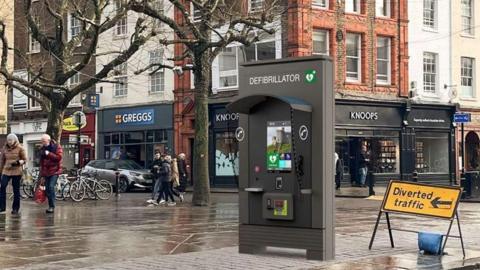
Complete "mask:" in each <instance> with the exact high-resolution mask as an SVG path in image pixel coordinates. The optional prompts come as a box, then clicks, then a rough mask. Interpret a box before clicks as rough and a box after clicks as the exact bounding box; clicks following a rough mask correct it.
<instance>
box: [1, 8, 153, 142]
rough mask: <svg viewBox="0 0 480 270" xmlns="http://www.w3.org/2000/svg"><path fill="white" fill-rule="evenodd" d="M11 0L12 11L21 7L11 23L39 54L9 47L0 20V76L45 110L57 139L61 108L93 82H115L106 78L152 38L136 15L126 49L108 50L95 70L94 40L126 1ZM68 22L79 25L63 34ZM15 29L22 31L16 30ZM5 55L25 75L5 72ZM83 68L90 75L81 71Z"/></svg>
mask: <svg viewBox="0 0 480 270" xmlns="http://www.w3.org/2000/svg"><path fill="white" fill-rule="evenodd" d="M15 1H16V5H17V8H18V7H22V6H23V10H22V15H23V16H22V18H16V21H21V22H23V23H24V24H25V28H26V29H25V30H26V33H25V34H26V35H27V36H31V37H30V38H31V41H29V42H34V43H36V44H38V46H39V47H40V48H39V49H40V50H41V56H39V57H33V56H32V55H31V54H30V53H29V52H28V50H19V49H17V48H15V49H13V48H12V45H11V44H10V43H9V42H11V41H9V40H7V37H6V35H5V27H6V25H7V24H8V22H5V21H3V20H0V38H1V46H2V47H1V56H2V57H1V62H0V74H1V75H2V76H3V77H4V78H5V80H6V84H7V85H8V86H10V87H15V88H16V89H18V90H19V91H21V92H22V93H23V94H24V95H26V96H28V97H29V98H31V99H34V100H35V101H37V102H38V103H39V104H40V105H41V107H42V109H43V110H44V111H46V112H48V126H47V133H48V134H50V135H51V136H52V138H54V139H55V140H57V141H59V139H60V136H61V132H62V127H63V118H64V114H65V110H66V109H67V106H68V104H69V103H70V101H71V100H72V99H73V98H74V97H76V96H77V95H79V94H81V93H83V92H85V91H87V90H89V89H91V88H92V87H94V86H95V84H96V83H98V82H105V81H108V82H111V83H116V82H115V81H111V80H108V77H109V76H110V75H111V73H112V72H114V69H115V67H116V66H119V65H121V64H123V63H125V62H126V61H127V60H128V59H129V58H130V57H132V55H134V54H135V53H136V52H137V51H138V50H139V49H140V48H141V47H142V46H143V45H144V44H145V43H146V42H147V41H148V40H149V39H150V38H151V37H152V36H155V35H156V34H155V32H154V31H152V30H151V28H150V27H148V25H147V23H146V19H145V18H144V17H145V16H143V17H141V16H140V17H138V19H137V20H136V23H135V27H134V31H133V33H132V34H131V36H130V40H129V44H128V46H126V47H125V48H123V49H121V50H119V51H115V52H111V55H112V56H111V58H110V59H111V60H110V61H109V62H108V63H106V64H104V65H103V66H102V67H101V68H100V69H98V68H97V69H95V66H94V58H95V56H96V49H97V45H98V42H99V39H100V38H101V35H102V34H104V33H106V32H107V31H109V30H110V29H113V28H114V27H116V25H117V23H119V22H120V21H121V20H122V19H124V18H125V16H127V13H128V12H129V11H130V9H131V6H130V5H129V3H128V1H127V0H45V1H39V2H36V3H32V2H33V0H15ZM130 12H132V11H130ZM69 19H70V20H75V22H76V23H78V24H79V29H78V32H77V33H75V34H74V35H73V34H69V33H67V30H66V29H68V27H67V26H68V25H69V22H68V20H69ZM46 21H50V25H53V26H54V27H45V25H46ZM70 23H71V22H70ZM16 27H17V26H16ZM16 31H22V29H18V28H16ZM26 40H29V39H28V38H27V39H26ZM11 53H13V54H14V55H15V57H16V58H17V59H20V62H21V63H22V66H24V67H25V69H26V72H27V74H28V76H26V77H25V76H19V75H17V74H15V73H14V72H12V71H11V70H9V69H8V68H7V66H8V64H7V59H8V55H9V54H11ZM92 65H93V67H92ZM88 68H90V71H87V69H88ZM79 74H80V75H82V77H83V80H81V81H80V83H77V84H70V83H69V81H70V79H71V78H72V77H74V76H78V75H79Z"/></svg>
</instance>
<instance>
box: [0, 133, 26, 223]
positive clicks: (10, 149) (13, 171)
mask: <svg viewBox="0 0 480 270" xmlns="http://www.w3.org/2000/svg"><path fill="white" fill-rule="evenodd" d="M26 160H27V156H26V154H25V150H24V149H23V147H22V146H21V145H20V142H19V141H18V137H17V135H15V134H13V133H11V134H8V135H7V142H6V144H5V146H4V147H3V150H2V155H1V157H0V174H1V177H0V179H1V181H0V214H5V210H6V204H7V186H8V182H9V181H10V180H12V186H13V205H12V215H17V214H18V211H20V182H21V181H22V174H23V165H24V164H25V161H26Z"/></svg>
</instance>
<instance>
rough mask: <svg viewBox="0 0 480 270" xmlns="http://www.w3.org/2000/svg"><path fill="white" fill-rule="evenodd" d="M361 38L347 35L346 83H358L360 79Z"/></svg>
mask: <svg viewBox="0 0 480 270" xmlns="http://www.w3.org/2000/svg"><path fill="white" fill-rule="evenodd" d="M361 54H362V49H361V36H360V35H359V34H351V33H347V68H346V71H347V74H346V77H347V81H352V82H359V81H360V80H361V79H360V78H361V66H362V65H361V62H362V61H361V59H362V58H361V57H362V55H361Z"/></svg>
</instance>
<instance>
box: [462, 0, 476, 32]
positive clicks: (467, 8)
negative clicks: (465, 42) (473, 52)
mask: <svg viewBox="0 0 480 270" xmlns="http://www.w3.org/2000/svg"><path fill="white" fill-rule="evenodd" d="M473 8H474V7H473V1H472V0H462V32H463V34H466V35H471V36H473V34H474V31H473V30H474V26H473V14H474V13H473Z"/></svg>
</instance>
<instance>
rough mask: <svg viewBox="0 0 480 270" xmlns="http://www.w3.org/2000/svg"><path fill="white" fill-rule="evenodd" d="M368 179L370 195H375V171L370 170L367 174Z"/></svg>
mask: <svg viewBox="0 0 480 270" xmlns="http://www.w3.org/2000/svg"><path fill="white" fill-rule="evenodd" d="M367 180H368V196H375V190H373V187H374V186H375V179H374V178H373V173H372V172H370V171H369V172H368V174H367Z"/></svg>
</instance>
